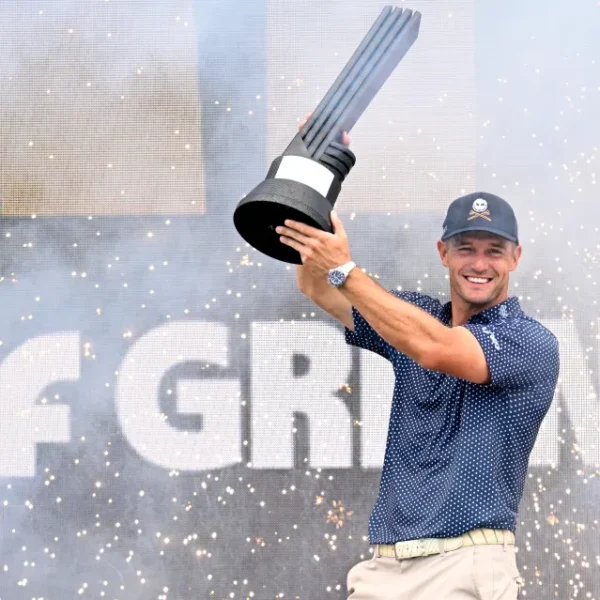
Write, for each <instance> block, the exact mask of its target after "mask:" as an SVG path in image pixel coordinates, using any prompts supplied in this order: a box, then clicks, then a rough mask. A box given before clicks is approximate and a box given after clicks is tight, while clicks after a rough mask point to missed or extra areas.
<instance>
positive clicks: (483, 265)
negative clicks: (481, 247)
mask: <svg viewBox="0 0 600 600" xmlns="http://www.w3.org/2000/svg"><path fill="white" fill-rule="evenodd" d="M472 266H473V269H475V270H476V271H479V272H481V273H483V272H485V271H487V267H488V264H487V260H486V258H485V256H483V255H482V254H481V255H479V256H477V257H475V262H474V263H473V265H472Z"/></svg>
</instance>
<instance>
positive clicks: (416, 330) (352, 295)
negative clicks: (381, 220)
mask: <svg viewBox="0 0 600 600" xmlns="http://www.w3.org/2000/svg"><path fill="white" fill-rule="evenodd" d="M339 290H340V292H341V293H342V295H343V296H344V297H345V298H346V299H347V300H348V301H349V302H350V303H351V304H352V306H355V307H356V308H357V309H358V311H359V312H360V313H361V315H362V316H363V317H364V318H365V319H366V320H367V322H368V323H369V324H370V325H371V327H373V329H374V330H375V331H376V332H377V333H378V334H379V335H380V336H381V337H382V338H383V339H384V340H386V341H387V342H388V343H389V344H391V345H392V346H393V347H394V348H396V349H397V350H399V351H400V352H402V353H404V354H406V355H407V356H410V357H411V358H413V359H414V360H416V361H417V362H419V363H420V364H422V365H424V366H425V365H426V364H428V363H429V360H430V355H431V353H432V352H433V351H434V350H435V348H436V347H439V346H440V345H442V346H443V345H445V344H447V343H449V332H450V331H451V330H450V329H448V328H447V327H445V326H444V325H442V324H441V323H440V322H439V321H438V320H437V319H435V318H434V317H432V316H431V315H429V314H428V313H426V312H425V311H424V310H421V309H420V308H418V307H416V306H414V305H413V304H411V303H410V302H405V301H404V300H402V299H400V298H398V297H396V296H394V295H393V294H390V293H389V292H388V291H387V290H385V289H383V288H382V287H381V286H380V285H378V284H377V283H376V282H375V281H373V280H372V279H371V278H370V277H369V276H368V275H367V274H366V273H364V272H363V271H362V270H361V269H360V268H355V269H353V270H352V272H351V273H350V275H349V276H348V278H347V279H346V282H345V283H344V285H342V286H341V287H340V288H339Z"/></svg>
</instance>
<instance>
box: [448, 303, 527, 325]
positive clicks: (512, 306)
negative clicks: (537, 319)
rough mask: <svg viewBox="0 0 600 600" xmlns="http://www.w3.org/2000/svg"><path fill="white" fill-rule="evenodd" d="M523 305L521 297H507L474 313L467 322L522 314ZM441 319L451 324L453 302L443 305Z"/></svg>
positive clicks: (492, 320)
mask: <svg viewBox="0 0 600 600" xmlns="http://www.w3.org/2000/svg"><path fill="white" fill-rule="evenodd" d="M521 313H522V311H521V305H520V304H519V299H518V298H517V297H516V296H511V297H510V298H507V299H506V300H505V301H504V302H500V303H499V304H495V305H494V306H490V308H486V309H485V310H482V311H481V312H478V313H477V314H474V315H473V316H472V317H470V318H469V320H468V321H467V323H469V324H478V323H479V324H484V323H492V322H494V321H499V320H500V319H507V318H508V317H511V316H516V315H518V314H521ZM440 321H442V323H444V324H445V325H451V323H452V302H446V304H444V305H443V306H442V312H441V313H440Z"/></svg>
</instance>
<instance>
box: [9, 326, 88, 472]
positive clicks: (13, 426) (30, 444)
mask: <svg viewBox="0 0 600 600" xmlns="http://www.w3.org/2000/svg"><path fill="white" fill-rule="evenodd" d="M79 368H80V356H79V333H78V332H77V331H61V332H58V333H52V334H49V335H44V336H40V337H36V338H33V339H31V340H27V341H26V342H25V343H24V344H23V345H21V346H19V347H18V348H16V349H15V350H13V351H12V352H11V353H10V354H9V355H8V356H7V357H6V359H5V360H4V361H3V362H2V364H1V365H0V477H34V476H35V465H36V448H37V444H42V443H50V442H55V443H56V442H59V443H60V442H62V443H67V442H69V441H70V440H71V421H70V417H71V410H70V407H69V406H67V405H64V404H62V405H59V404H46V405H44V404H38V399H39V398H40V396H41V395H42V393H43V392H44V390H45V389H46V388H47V387H48V386H49V385H51V384H53V383H56V382H58V381H77V380H78V379H79Z"/></svg>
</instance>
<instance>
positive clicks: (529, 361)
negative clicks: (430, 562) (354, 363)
mask: <svg viewBox="0 0 600 600" xmlns="http://www.w3.org/2000/svg"><path fill="white" fill-rule="evenodd" d="M391 293H393V294H394V295H396V296H398V297H400V298H402V299H403V300H406V301H408V302H411V303H412V304H414V305H416V306H418V307H420V308H422V309H423V310H425V311H427V312H428V313H429V314H431V315H433V316H434V317H436V318H437V319H439V320H440V321H442V322H443V323H445V324H449V323H450V316H451V305H450V303H446V304H445V305H442V304H441V303H440V302H439V301H438V300H436V299H434V298H431V297H430V296H426V295H424V294H418V293H416V292H396V291H395V290H391ZM353 316H354V324H355V331H354V332H352V331H351V330H350V329H346V330H345V335H346V341H347V343H349V344H352V345H354V346H358V347H360V348H364V349H367V350H371V351H373V352H376V353H377V354H380V355H381V356H383V357H385V358H387V359H388V360H389V361H390V362H391V363H392V365H393V367H394V373H395V377H396V382H395V386H394V398H393V401H392V410H391V415H390V422H389V431H388V439H387V444H386V451H385V458H384V464H383V471H382V474H381V482H380V488H379V495H378V498H377V501H376V502H375V506H374V508H373V511H372V513H371V517H370V519H369V540H370V542H371V543H372V544H377V543H379V544H386V543H387V544H389V543H394V542H396V541H402V540H408V539H416V538H422V537H452V536H458V535H460V534H462V533H464V532H466V531H469V530H471V529H475V528H478V527H489V528H496V529H510V530H512V531H514V530H515V527H516V518H517V510H518V505H519V501H520V499H521V496H522V493H523V485H524V482H525V477H526V474H527V466H528V460H529V454H530V453H531V450H532V448H533V444H534V442H535V438H536V436H537V433H538V430H539V427H540V424H541V422H542V419H543V418H544V416H545V415H546V413H547V411H548V409H549V407H550V404H551V402H552V398H553V396H554V388H555V386H556V382H557V379H558V370H559V353H558V342H557V340H556V338H555V336H554V335H553V334H552V333H551V332H550V331H549V330H547V329H546V328H545V327H543V326H542V325H541V324H540V323H539V322H537V321H535V320H534V319H532V318H530V317H528V316H527V315H525V314H524V313H523V312H522V311H521V308H520V306H519V302H518V300H517V298H514V297H511V298H508V299H507V300H506V301H504V302H502V303H501V304H497V305H496V306H494V307H492V308H489V309H486V310H484V311H482V312H480V313H478V314H477V315H474V316H473V317H471V318H470V319H469V321H468V323H467V324H466V325H465V327H466V328H467V329H468V330H469V331H471V332H472V333H473V335H474V336H475V337H476V338H477V340H478V341H479V343H480V345H481V347H482V349H483V352H484V354H485V357H486V360H487V363H488V367H489V369H490V373H491V377H492V382H491V384H489V385H478V384H474V383H471V382H468V381H466V380H464V379H458V378H456V377H452V376H450V375H445V374H443V373H439V372H434V371H429V370H427V369H424V368H423V367H421V366H420V365H419V364H417V363H416V362H415V361H413V360H412V359H410V358H409V357H408V356H406V355H404V354H402V353H401V352H399V351H398V350H396V349H395V348H393V347H392V346H391V345H390V344H389V343H388V342H386V341H385V340H383V339H382V338H381V337H380V336H379V334H377V332H375V331H374V330H373V328H372V327H371V326H370V325H369V324H368V323H367V321H366V320H365V319H364V318H363V316H362V315H361V314H360V313H359V312H358V310H356V308H353ZM367 401H368V399H367Z"/></svg>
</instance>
